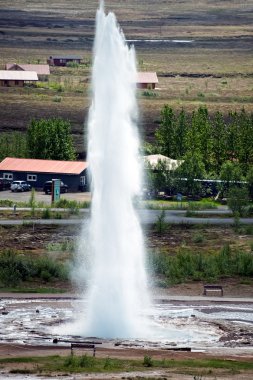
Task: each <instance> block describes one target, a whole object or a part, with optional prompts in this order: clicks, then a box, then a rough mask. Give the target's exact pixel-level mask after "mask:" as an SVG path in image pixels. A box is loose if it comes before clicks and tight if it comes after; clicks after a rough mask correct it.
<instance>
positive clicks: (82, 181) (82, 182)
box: [80, 176, 85, 186]
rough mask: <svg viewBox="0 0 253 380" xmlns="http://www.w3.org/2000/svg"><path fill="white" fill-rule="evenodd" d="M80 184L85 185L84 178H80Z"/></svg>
mask: <svg viewBox="0 0 253 380" xmlns="http://www.w3.org/2000/svg"><path fill="white" fill-rule="evenodd" d="M80 184H81V185H82V186H84V185H85V176H82V177H80Z"/></svg>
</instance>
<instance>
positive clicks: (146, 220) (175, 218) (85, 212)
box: [0, 207, 253, 225]
mask: <svg viewBox="0 0 253 380" xmlns="http://www.w3.org/2000/svg"><path fill="white" fill-rule="evenodd" d="M3 209H5V210H6V208H3V207H2V208H0V210H3ZM9 210H12V208H9ZM18 210H27V208H18ZM53 210H56V211H66V210H64V209H53ZM137 213H138V215H139V219H140V222H141V224H143V225H147V224H153V223H156V221H157V219H158V217H159V216H160V215H161V211H160V210H146V209H145V210H144V209H139V210H137ZM80 214H82V215H80V217H78V218H76V217H75V218H69V219H25V220H24V219H0V225H21V224H47V225H52V224H58V225H65V224H66V225H67V224H80V223H82V221H83V220H87V219H88V218H89V215H90V212H89V209H80ZM197 214H198V212H196V215H197ZM201 214H206V215H208V216H209V217H206V218H200V217H197V216H194V217H186V216H185V211H184V210H166V211H165V217H164V221H165V222H166V223H169V224H206V225H208V224H209V225H224V224H225V225H232V224H233V223H234V219H233V218H223V217H222V215H223V214H228V211H226V210H215V211H214V210H207V211H201ZM213 214H215V215H217V214H219V215H221V216H220V217H217V216H215V217H212V215H213ZM240 223H241V224H253V218H241V219H240Z"/></svg>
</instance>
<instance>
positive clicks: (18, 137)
mask: <svg viewBox="0 0 253 380" xmlns="http://www.w3.org/2000/svg"><path fill="white" fill-rule="evenodd" d="M25 156H26V138H25V134H23V133H20V132H13V133H5V132H3V133H1V135H0V160H2V159H4V158H5V157H25Z"/></svg>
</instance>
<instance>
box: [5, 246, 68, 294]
mask: <svg viewBox="0 0 253 380" xmlns="http://www.w3.org/2000/svg"><path fill="white" fill-rule="evenodd" d="M35 278H36V279H42V280H43V281H47V282H48V281H50V280H51V279H57V278H58V279H61V280H66V279H67V278H68V271H67V268H66V267H65V266H64V265H63V264H61V263H58V262H57V261H55V260H52V259H50V258H49V257H42V258H38V259H37V258H36V259H31V258H29V257H26V256H23V255H20V254H17V253H16V252H15V251H12V250H5V251H3V252H2V253H1V254H0V284H1V286H8V287H16V286H18V285H19V284H20V283H21V282H23V281H29V280H31V279H35Z"/></svg>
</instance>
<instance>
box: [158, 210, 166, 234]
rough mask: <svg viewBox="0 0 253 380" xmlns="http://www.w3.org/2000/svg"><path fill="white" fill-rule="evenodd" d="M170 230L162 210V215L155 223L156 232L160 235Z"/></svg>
mask: <svg viewBox="0 0 253 380" xmlns="http://www.w3.org/2000/svg"><path fill="white" fill-rule="evenodd" d="M167 228H168V223H167V222H166V221H165V211H164V210H162V211H161V213H160V215H159V216H158V217H157V220H156V223H155V230H156V232H158V233H159V234H163V233H164V232H165V231H166V230H167Z"/></svg>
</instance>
